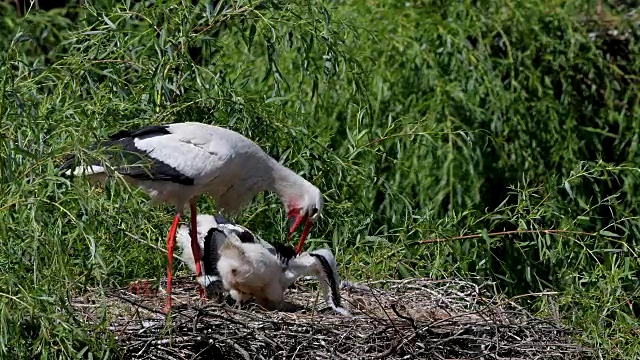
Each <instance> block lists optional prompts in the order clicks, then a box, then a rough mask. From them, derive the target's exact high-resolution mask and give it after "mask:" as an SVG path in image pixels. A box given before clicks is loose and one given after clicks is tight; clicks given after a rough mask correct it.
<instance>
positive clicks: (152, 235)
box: [0, 0, 640, 359]
mask: <svg viewBox="0 0 640 360" xmlns="http://www.w3.org/2000/svg"><path fill="white" fill-rule="evenodd" d="M15 3H16V2H14V1H4V2H2V3H0V11H1V12H2V15H3V16H2V19H0V33H1V34H2V36H1V37H0V43H1V44H2V49H4V50H3V51H1V52H0V116H1V120H0V131H1V132H0V134H2V136H0V149H1V150H0V175H1V176H0V179H1V181H0V199H2V202H1V203H0V355H1V357H3V358H69V357H78V358H96V357H99V358H103V357H104V358H108V357H111V356H113V355H116V354H117V353H118V349H117V347H115V345H114V342H113V339H112V337H111V336H110V335H109V333H108V331H107V330H106V325H105V326H104V327H98V328H90V327H89V325H87V324H85V323H83V322H82V321H81V320H80V319H78V318H76V316H75V315H74V313H73V312H72V310H71V309H70V306H69V299H70V297H72V296H74V295H75V294H79V293H82V292H83V291H86V290H87V289H94V290H95V289H97V290H99V291H100V290H108V289H110V288H113V287H115V286H122V285H126V284H127V283H128V282H129V281H132V280H134V279H137V278H143V277H160V276H163V275H164V271H165V261H166V260H165V259H166V256H165V253H164V252H163V247H164V236H165V233H166V231H167V228H168V225H169V223H170V219H171V210H172V209H171V208H169V207H166V206H165V207H151V206H149V204H148V203H147V198H146V197H145V195H144V194H142V193H141V192H139V191H136V190H135V189H131V188H128V187H126V186H124V184H123V183H122V182H120V181H115V182H114V183H109V184H107V186H105V187H104V188H98V187H93V186H90V185H89V184H88V183H86V182H84V181H73V182H69V181H68V180H66V179H63V178H61V177H60V176H59V174H58V173H56V171H55V169H56V167H57V166H58V165H59V164H60V163H61V160H62V159H63V158H64V157H65V156H66V155H68V154H71V153H73V154H77V155H78V156H80V157H82V156H83V154H86V150H84V149H86V148H87V147H88V146H89V145H90V144H91V143H92V142H93V141H95V140H97V139H100V138H104V137H105V136H107V135H109V134H111V133H113V132H116V131H117V130H119V129H122V128H127V127H136V126H145V125H151V124H161V123H171V122H183V121H199V122H204V123H211V124H218V125H221V126H225V127H228V128H231V129H234V130H236V131H239V132H242V133H243V134H245V135H247V136H248V137H250V138H252V139H253V140H255V141H256V142H257V143H259V144H260V145H261V146H262V147H263V148H264V149H265V150H266V151H267V152H268V153H270V154H271V155H272V156H274V157H275V158H277V159H279V160H281V161H282V162H283V163H285V164H286V165H287V166H289V167H291V168H292V169H293V170H294V171H296V172H298V173H299V174H301V175H303V176H304V177H306V178H308V179H309V180H311V181H312V182H313V183H315V184H316V185H317V186H318V187H319V188H320V189H321V190H322V191H323V193H324V195H325V198H326V210H325V212H324V214H323V219H322V220H321V221H320V222H319V224H318V226H317V227H316V228H315V230H314V231H313V233H312V235H311V236H312V239H311V240H310V241H309V246H310V247H311V248H313V247H318V246H324V245H328V246H330V247H331V248H332V249H333V251H334V252H335V253H336V255H337V257H338V261H339V263H340V267H341V269H340V272H341V276H342V277H344V278H348V279H352V280H364V279H370V278H372V277H375V278H390V277H391V278H403V277H414V276H426V277H433V278H447V277H463V278H471V277H478V278H479V279H480V281H486V280H490V281H493V282H495V288H496V292H498V293H502V294H506V295H507V296H520V297H519V301H520V302H521V303H522V304H524V305H525V306H527V307H529V308H530V309H531V310H532V311H534V312H536V313H538V314H539V315H541V316H560V317H561V318H562V319H563V321H565V322H566V323H567V324H568V325H570V326H572V327H575V328H578V329H580V330H582V333H581V334H579V335H577V340H578V341H580V342H582V343H583V344H585V345H587V346H592V347H594V348H597V349H599V351H600V355H601V356H602V357H603V358H616V359H620V358H630V359H631V358H636V357H638V356H639V355H640V326H639V325H638V315H639V314H640V304H639V302H640V290H639V288H640V285H639V282H638V270H639V269H640V260H638V256H637V255H638V248H639V247H640V240H639V239H640V217H639V216H638V214H639V212H638V210H639V209H638V206H639V204H640V193H639V190H640V188H639V181H640V167H639V165H638V160H639V158H638V155H637V151H638V137H639V135H640V115H639V112H638V106H639V105H638V103H639V96H638V94H639V93H638V76H639V75H640V67H639V65H640V63H639V60H638V56H637V55H638V33H639V32H638V23H637V19H636V15H635V11H634V9H633V7H631V5H630V4H632V3H628V2H624V1H617V2H613V1H612V2H610V3H608V4H606V6H605V8H604V12H603V13H602V15H601V16H600V17H596V4H595V3H589V2H584V1H573V0H569V1H559V0H551V1H546V2H539V1H534V0H512V1H498V0H491V1H469V0H463V1H436V0H434V1H426V0H423V1H419V0H413V1H397V0H394V1H383V0H379V1H376V0H369V1H362V0H342V1H320V0H293V1H281V0H263V1H245V0H234V1H230V0H218V1H215V0H208V1H205V0H202V1H196V0H194V1H178V0H164V1H161V0H158V1H153V0H151V1H131V0H121V1H115V0H94V1H84V2H83V4H79V3H78V1H67V2H64V1H59V3H60V4H58V7H56V6H55V5H56V4H55V2H42V3H43V4H42V8H41V9H37V8H36V6H35V5H36V4H35V3H34V4H30V2H29V1H22V2H20V1H18V2H17V3H22V4H23V5H22V6H21V7H20V8H19V9H16V6H15ZM45 3H46V4H45ZM45 5H46V6H49V8H46V7H45ZM18 10H19V11H18ZM611 30H616V31H617V33H614V32H612V31H611ZM199 208H200V210H201V212H203V213H207V212H209V213H211V212H214V211H215V204H213V202H212V200H210V199H207V198H202V199H201V200H200V202H199ZM235 220H236V221H238V222H240V223H242V224H244V225H246V226H247V227H249V228H251V229H253V230H255V231H256V232H258V233H259V234H260V235H261V236H263V237H264V238H266V239H269V238H273V239H275V238H280V237H282V236H283V235H282V234H283V233H284V232H285V230H286V228H285V222H284V213H283V210H282V208H281V205H280V203H279V201H278V200H277V198H276V197H275V196H274V195H271V194H263V195H260V196H258V198H257V199H256V201H254V202H253V203H252V205H251V206H250V207H249V208H247V209H246V211H244V212H243V213H242V214H241V216H239V217H238V218H237V219H235ZM544 230H552V231H544ZM460 236H469V237H468V238H462V239H460V238H458V237H460ZM438 239H440V240H438ZM441 240H442V241H441ZM179 269H180V270H181V271H183V272H186V268H184V267H180V268H179ZM545 292H554V293H557V294H555V295H553V296H546V295H537V296H533V295H530V294H536V293H545ZM528 294H529V295H528ZM89 331H91V333H90V332H89Z"/></svg>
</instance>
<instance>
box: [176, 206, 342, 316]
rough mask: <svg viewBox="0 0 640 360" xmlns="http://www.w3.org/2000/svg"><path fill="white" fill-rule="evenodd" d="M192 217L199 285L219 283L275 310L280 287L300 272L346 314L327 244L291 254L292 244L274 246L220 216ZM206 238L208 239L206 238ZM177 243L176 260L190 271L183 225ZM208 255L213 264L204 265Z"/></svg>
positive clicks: (192, 266) (279, 301) (281, 294)
mask: <svg viewBox="0 0 640 360" xmlns="http://www.w3.org/2000/svg"><path fill="white" fill-rule="evenodd" d="M197 220H198V225H197V229H198V244H199V246H200V248H201V251H202V253H203V257H202V258H203V260H202V261H203V264H202V267H203V268H204V269H205V271H204V272H203V274H202V276H200V277H199V278H198V281H199V282H200V283H201V284H202V285H203V286H204V287H207V288H208V289H211V288H214V289H215V288H216V287H220V285H222V287H223V288H224V290H225V291H228V292H229V295H230V296H231V297H232V298H233V299H234V300H236V302H242V301H246V300H249V299H250V298H251V297H254V298H255V300H256V302H257V303H258V304H260V305H261V306H263V307H265V308H268V309H279V308H280V307H281V305H282V304H283V301H284V292H285V290H286V289H287V288H288V287H289V286H290V285H291V284H293V283H294V282H295V281H296V280H297V279H299V278H300V277H302V276H307V275H313V276H314V277H316V278H317V279H318V280H319V283H320V288H321V291H322V293H323V297H324V299H325V302H326V304H327V305H328V306H329V307H331V308H332V309H333V310H334V311H336V312H338V313H340V314H343V315H349V313H348V312H347V311H346V310H345V309H344V308H342V306H341V304H340V301H341V299H340V293H339V285H340V280H339V277H338V274H337V271H336V268H337V264H336V261H335V257H334V256H333V253H332V252H331V251H330V250H329V249H319V250H315V251H312V252H304V253H301V254H300V255H298V256H295V252H294V250H293V249H292V248H291V249H289V248H287V247H286V246H283V245H280V246H278V247H277V248H276V247H274V246H273V245H271V244H269V243H267V242H266V241H264V240H262V239H260V238H259V237H257V236H255V235H254V234H253V233H251V232H250V231H249V230H247V229H246V228H245V227H242V226H240V225H236V224H232V223H229V222H226V220H224V219H221V218H220V217H218V218H215V217H213V216H211V215H206V214H201V215H198V219H197ZM238 235H240V237H242V240H241V239H240V237H239V236H238ZM207 237H209V239H208V240H205V238H207ZM177 244H178V246H179V248H180V249H181V255H180V258H181V260H182V261H183V262H185V263H186V264H187V266H188V267H189V268H190V269H191V271H193V272H195V271H194V270H195V264H194V259H193V255H192V253H191V247H190V238H189V228H187V227H186V226H182V227H181V228H180V229H179V230H178V234H177ZM206 245H208V247H207V246H206ZM207 259H209V260H208V261H209V262H210V263H215V265H214V266H211V265H213V264H211V265H209V266H208V267H207V264H205V263H206V261H207ZM217 291H219V290H217Z"/></svg>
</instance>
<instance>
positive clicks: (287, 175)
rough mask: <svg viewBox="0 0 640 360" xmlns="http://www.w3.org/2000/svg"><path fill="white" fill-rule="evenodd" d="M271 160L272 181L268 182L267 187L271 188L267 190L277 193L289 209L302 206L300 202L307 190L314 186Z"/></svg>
mask: <svg viewBox="0 0 640 360" xmlns="http://www.w3.org/2000/svg"><path fill="white" fill-rule="evenodd" d="M271 160H272V161H271V163H270V165H271V170H272V171H271V179H269V180H270V181H268V182H267V186H269V189H267V190H270V191H273V192H275V193H276V194H277V195H278V196H279V197H280V199H281V200H282V202H283V203H284V204H285V205H286V206H287V209H291V208H292V207H295V206H298V205H300V204H298V202H300V201H301V199H302V198H303V197H304V196H305V193H306V192H307V189H308V188H309V187H310V186H313V185H311V183H310V182H308V181H307V180H305V179H304V178H303V177H302V176H300V175H298V174H296V173H295V172H293V171H292V170H291V169H289V168H287V167H286V166H284V165H282V164H280V163H279V162H277V161H276V160H275V159H271Z"/></svg>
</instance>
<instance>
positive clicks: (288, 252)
mask: <svg viewBox="0 0 640 360" xmlns="http://www.w3.org/2000/svg"><path fill="white" fill-rule="evenodd" d="M271 245H272V246H273V248H274V249H275V251H276V253H275V255H276V256H277V257H278V258H279V259H280V261H281V262H282V263H283V264H285V265H288V264H289V261H291V259H293V258H294V257H296V251H295V249H294V248H293V247H292V246H290V245H285V244H283V243H281V242H274V243H272V244H271Z"/></svg>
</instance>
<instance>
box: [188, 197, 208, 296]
mask: <svg viewBox="0 0 640 360" xmlns="http://www.w3.org/2000/svg"><path fill="white" fill-rule="evenodd" d="M196 201H197V200H196V199H192V200H191V201H189V210H190V212H191V251H192V252H193V260H194V262H195V263H196V276H197V277H200V275H202V270H201V269H200V245H198V229H197V225H198V220H197V215H196V211H197V210H196V208H197V207H196ZM198 284H199V286H198V287H199V289H200V297H201V298H202V299H203V300H204V299H206V296H205V294H204V288H203V287H202V284H200V283H198Z"/></svg>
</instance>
